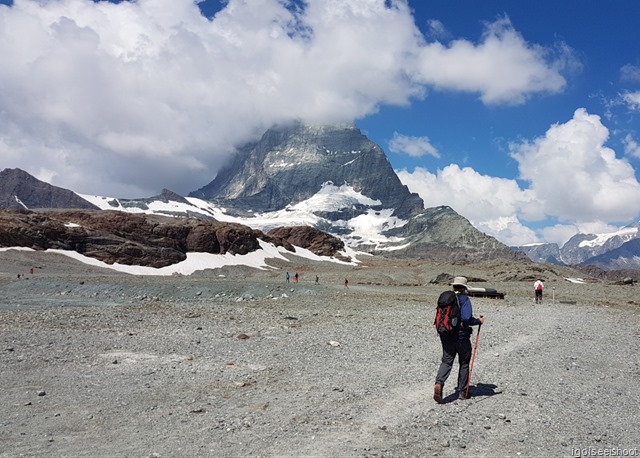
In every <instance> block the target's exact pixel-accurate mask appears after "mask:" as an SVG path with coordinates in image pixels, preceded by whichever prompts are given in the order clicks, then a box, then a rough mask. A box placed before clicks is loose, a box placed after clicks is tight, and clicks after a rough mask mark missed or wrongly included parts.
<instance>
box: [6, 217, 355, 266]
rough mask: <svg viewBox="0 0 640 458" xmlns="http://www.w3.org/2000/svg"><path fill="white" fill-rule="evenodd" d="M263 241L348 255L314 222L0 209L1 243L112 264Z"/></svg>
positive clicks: (174, 259)
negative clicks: (280, 226) (265, 228)
mask: <svg viewBox="0 0 640 458" xmlns="http://www.w3.org/2000/svg"><path fill="white" fill-rule="evenodd" d="M259 240H262V241H264V242H267V243H272V244H273V245H275V246H277V247H283V248H284V249H286V250H287V251H289V252H291V253H295V250H296V249H295V247H294V245H293V244H292V242H293V243H295V245H296V246H298V247H300V248H305V249H308V250H310V251H311V252H313V253H315V254H317V255H319V256H336V257H339V258H343V259H344V256H343V255H341V254H340V253H339V252H340V251H341V250H343V249H344V244H343V243H342V241H340V240H339V239H337V238H335V237H333V236H330V235H328V234H325V233H322V232H320V231H317V230H314V229H313V228H310V227H296V228H286V230H284V231H282V230H281V231H275V232H274V233H272V234H265V233H263V232H261V231H259V230H256V229H251V228H250V227H248V226H244V225H241V224H236V223H227V222H218V221H201V220H196V219H189V218H169V217H163V216H157V215H145V214H142V215H135V214H130V213H126V212H120V211H86V210H67V211H29V210H2V209H0V247H26V248H32V249H34V250H47V249H60V250H67V251H75V252H77V253H80V254H82V255H84V256H87V257H90V258H94V259H98V260H100V261H103V262H105V263H107V264H114V263H118V264H125V265H139V266H149V267H155V268H160V267H165V266H168V265H172V264H176V263H178V262H181V261H184V260H185V259H186V254H187V253H188V252H197V253H211V254H226V253H230V254H239V255H243V254H247V253H250V252H253V251H256V250H258V249H260V242H259Z"/></svg>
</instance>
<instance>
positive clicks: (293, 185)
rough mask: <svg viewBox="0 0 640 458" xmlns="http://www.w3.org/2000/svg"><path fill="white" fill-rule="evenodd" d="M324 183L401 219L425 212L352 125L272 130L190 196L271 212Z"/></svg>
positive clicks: (307, 195) (303, 197)
mask: <svg viewBox="0 0 640 458" xmlns="http://www.w3.org/2000/svg"><path fill="white" fill-rule="evenodd" d="M326 183H332V184H333V185H335V186H337V187H340V186H343V185H347V186H350V187H351V188H353V190H354V191H356V192H357V193H360V194H362V195H363V196H366V197H367V198H369V199H371V200H373V201H375V202H371V203H370V204H369V205H368V207H369V208H374V207H378V209H383V208H386V209H389V208H392V209H393V210H394V213H393V216H397V217H398V218H409V217H410V216H412V215H415V214H417V213H419V212H421V211H422V210H423V208H424V205H423V201H422V199H421V198H420V197H419V196H418V195H417V194H413V193H411V192H409V189H408V188H407V187H406V186H404V185H403V184H402V183H401V182H400V179H399V178H398V176H397V175H396V173H395V171H394V170H393V168H392V167H391V164H390V163H389V161H388V159H387V157H386V155H385V153H384V151H383V150H382V149H381V148H380V147H379V146H378V145H376V144H375V143H373V142H372V141H371V140H369V139H368V138H367V137H365V136H364V135H362V133H361V132H360V130H359V129H357V128H356V127H354V126H352V125H343V126H309V125H305V124H301V123H296V124H292V125H289V126H280V127H275V128H272V129H270V130H268V131H267V132H266V133H265V134H264V135H263V136H262V138H261V139H260V140H259V141H258V142H256V143H252V144H248V145H246V146H244V147H242V148H240V149H239V151H238V154H237V155H236V156H235V158H234V160H233V162H232V163H231V164H230V165H229V166H227V167H226V168H224V169H222V170H221V171H220V172H219V173H218V175H217V176H216V178H215V179H214V180H213V181H212V182H211V183H209V184H208V185H206V186H204V187H202V188H200V189H198V190H197V191H194V192H192V193H190V194H189V196H191V197H198V198H201V199H206V200H213V201H216V202H218V203H220V204H221V205H223V206H226V207H231V208H234V209H235V210H237V211H239V212H242V211H252V212H272V211H277V210H281V209H283V208H285V207H287V206H288V205H295V204H297V203H299V202H302V201H304V200H307V199H309V198H311V197H312V196H314V195H315V194H317V193H318V192H319V191H320V190H321V189H322V187H323V185H325V184H326ZM318 210H323V209H318ZM350 210H351V212H352V214H351V215H350V216H351V217H353V212H355V213H356V214H357V213H360V214H364V213H365V212H366V209H365V208H358V207H357V206H356V207H355V208H352V209H350ZM329 216H330V215H329ZM334 216H335V218H334V219H338V218H340V217H342V215H334Z"/></svg>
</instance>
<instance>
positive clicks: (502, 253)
mask: <svg viewBox="0 0 640 458" xmlns="http://www.w3.org/2000/svg"><path fill="white" fill-rule="evenodd" d="M0 208H13V209H54V208H58V209H61V208H65V209H69V208H81V209H86V210H97V209H100V210H118V211H122V212H127V213H134V214H135V213H143V214H154V215H164V216H172V217H187V218H194V219H200V220H211V221H214V220H215V221H220V222H229V223H239V224H243V225H246V226H249V227H250V228H253V229H258V230H262V231H265V232H267V231H269V230H272V229H275V228H278V227H287V226H311V227H313V228H315V229H319V230H321V231H323V232H326V233H328V234H331V235H334V236H336V237H339V238H340V239H342V240H343V241H344V243H345V244H346V245H347V246H349V247H350V248H352V249H354V250H357V251H361V252H367V253H372V254H381V255H384V256H387V257H409V258H414V257H415V258H422V259H447V260H454V261H455V260H460V261H470V262H473V261H474V260H480V259H490V258H510V259H523V260H524V259H530V260H532V261H534V262H546V263H555V264H566V265H579V264H591V265H595V266H598V267H600V268H603V269H616V270H630V269H640V242H639V240H640V224H636V225H632V226H628V227H625V228H622V229H620V230H619V231H617V232H615V233H611V234H576V235H575V236H574V237H572V238H571V239H570V240H569V241H568V242H567V243H566V244H564V245H563V246H562V247H559V246H558V245H557V244H536V245H527V246H520V247H507V246H506V245H504V244H502V243H501V242H499V241H498V240H496V239H495V238H493V237H491V236H488V235H486V234H484V233H482V232H480V231H478V230H477V229H476V228H475V227H473V226H472V225H471V223H470V222H469V221H468V220H467V219H466V218H464V217H462V216H461V215H459V214H457V213H456V212H455V211H454V210H453V209H451V208H450V207H446V206H442V207H435V208H424V203H423V201H422V199H421V198H420V197H419V196H418V195H417V194H414V193H411V192H410V191H409V190H408V188H407V187H406V186H404V185H403V184H402V183H401V182H400V179H399V178H398V176H397V175H396V173H395V171H394V170H393V168H392V166H391V164H390V163H389V161H388V159H387V157H386V155H385V153H384V151H383V150H382V148H380V147H379V146H378V145H377V144H375V143H374V142H372V141H371V140H369V139H368V138H367V137H366V136H365V135H363V134H362V133H361V132H360V131H359V130H358V129H357V128H356V127H355V126H353V125H329V126H328V125H321V126H314V125H308V124H304V123H293V124H288V125H283V126H275V127H273V128H271V129H269V130H268V131H267V132H265V133H264V134H263V136H262V137H261V139H260V140H258V141H256V142H253V143H250V144H247V145H245V146H243V147H241V148H238V151H237V153H236V155H235V156H234V160H233V161H232V162H231V163H230V164H229V165H228V166H226V167H225V168H223V169H222V170H220V171H219V173H218V174H217V176H216V177H215V178H214V179H213V180H212V181H211V182H210V183H208V184H206V185H205V186H203V187H201V188H199V189H197V190H194V191H192V192H191V193H189V195H188V196H180V195H178V194H176V193H174V192H172V191H169V190H163V191H162V192H161V193H160V194H159V195H157V196H153V197H149V198H142V199H120V198H116V197H105V196H92V195H84V194H77V193H74V192H72V191H70V190H66V189H63V188H58V187H55V186H52V185H50V184H47V183H44V182H42V181H40V180H37V179H36V178H34V177H33V176H31V175H29V174H28V173H27V172H25V171H22V170H20V169H5V170H3V171H2V172H0ZM523 253H524V254H523ZM525 255H526V257H525Z"/></svg>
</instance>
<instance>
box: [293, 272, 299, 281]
mask: <svg viewBox="0 0 640 458" xmlns="http://www.w3.org/2000/svg"><path fill="white" fill-rule="evenodd" d="M293 279H294V280H295V281H296V283H298V272H296V274H295V275H294V276H293Z"/></svg>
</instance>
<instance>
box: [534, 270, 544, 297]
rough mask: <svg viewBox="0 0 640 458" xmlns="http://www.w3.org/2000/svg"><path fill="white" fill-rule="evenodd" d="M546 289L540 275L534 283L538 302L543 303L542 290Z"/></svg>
mask: <svg viewBox="0 0 640 458" xmlns="http://www.w3.org/2000/svg"><path fill="white" fill-rule="evenodd" d="M543 289H544V283H542V278H540V277H538V279H537V280H536V281H535V283H534V284H533V290H534V291H535V294H536V302H535V303H536V304H542V290H543Z"/></svg>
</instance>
